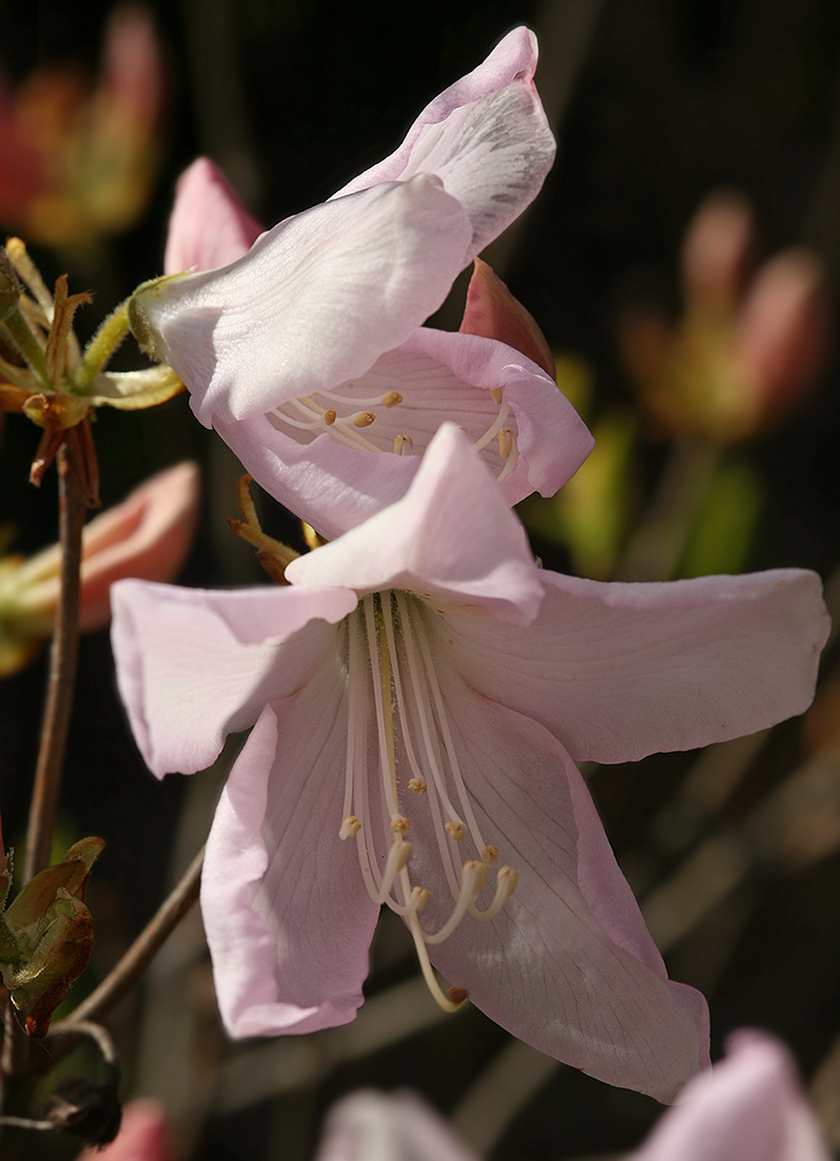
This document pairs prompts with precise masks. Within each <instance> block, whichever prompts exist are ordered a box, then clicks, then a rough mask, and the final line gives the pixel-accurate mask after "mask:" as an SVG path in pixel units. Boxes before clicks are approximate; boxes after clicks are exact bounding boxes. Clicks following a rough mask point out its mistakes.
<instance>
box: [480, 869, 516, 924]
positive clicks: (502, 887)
mask: <svg viewBox="0 0 840 1161" xmlns="http://www.w3.org/2000/svg"><path fill="white" fill-rule="evenodd" d="M518 882H519V872H518V871H515V870H514V869H513V867H499V869H498V871H497V872H496V894H495V895H494V897H493V902H492V903H491V904H490V906H489V907H488V908H487V909H486V911H480V910H479V909H478V908H477V907H471V908H470V913H471V914H472V915H474V916H475V918H476V919H492V918H493V917H494V916H495V915H498V914H499V912H500V911H501V909H502V908H503V907H504V905H505V903H506V901H507V900H508V899H509V898H510V897H511V895H512V894H513V892H514V891H515V890H516V884H517V883H518Z"/></svg>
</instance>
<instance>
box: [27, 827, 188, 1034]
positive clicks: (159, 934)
mask: <svg viewBox="0 0 840 1161" xmlns="http://www.w3.org/2000/svg"><path fill="white" fill-rule="evenodd" d="M203 864H204V848H203V847H202V848H201V850H200V851H199V852H198V854H197V855H196V856H195V858H194V859H193V861H192V862H191V863H190V865H189V867H188V868H187V870H186V872H185V873H184V876H183V878H182V879H181V881H180V882H179V883H178V884H177V886H176V887H175V888H174V890H173V891H172V892H171V894H170V895H169V897H168V898H167V899H165V900H164V902H163V903H162V904H161V906H160V907H159V909H158V911H157V913H156V914H155V915H154V917H153V918H152V919H151V921H150V922H149V923H148V925H147V926H146V928H145V929H144V930H143V931H141V933H140V934H139V935H138V937H137V938H136V939H135V941H134V943H132V945H131V947H130V948H129V949H128V950H127V951H126V952H125V954H124V955H123V957H122V959H121V960H120V961H119V963H118V964H117V965H116V966H115V967H114V968H113V970H112V971H111V972H110V974H109V975H108V976H106V977H105V979H104V980H103V981H102V983H101V984H100V985H99V987H98V988H97V989H96V990H95V991H94V992H91V994H90V995H89V996H88V997H87V999H86V1000H83V1001H82V1003H81V1004H79V1006H78V1008H76V1009H75V1010H74V1011H73V1012H72V1013H71V1015H70V1016H69V1017H68V1018H67V1019H66V1020H62V1021H61V1023H59V1024H56V1025H55V1027H54V1029H53V1030H52V1032H51V1033H50V1034H51V1035H53V1034H56V1033H61V1034H65V1033H69V1032H73V1031H75V1030H76V1028H75V1026H76V1025H77V1024H79V1025H81V1024H82V1022H84V1021H90V1020H101V1019H102V1018H103V1017H104V1016H106V1015H107V1014H108V1013H109V1012H110V1011H111V1009H112V1008H114V1007H115V1006H116V1005H117V1004H118V1003H119V1001H120V1000H121V999H122V997H123V996H124V995H125V994H126V992H127V991H128V990H129V989H130V988H131V987H132V985H133V984H134V983H136V981H137V980H138V979H139V978H140V976H141V975H142V974H143V972H144V971H145V970H146V968H147V967H148V966H149V964H150V963H151V962H152V960H153V959H154V957H155V955H156V954H157V953H158V951H159V950H160V948H161V947H162V946H163V944H164V943H165V942H166V940H167V939H168V938H169V936H170V935H171V934H172V932H173V931H174V930H175V928H176V927H177V926H178V924H179V923H180V922H181V920H182V919H183V918H184V916H185V915H187V914H188V913H189V911H190V910H191V909H192V907H193V906H194V904H195V903H196V901H197V899H198V891H199V886H200V884H201V868H202V866H203ZM78 1030H79V1031H80V1032H81V1031H83V1029H82V1028H81V1027H80V1028H79V1029H78Z"/></svg>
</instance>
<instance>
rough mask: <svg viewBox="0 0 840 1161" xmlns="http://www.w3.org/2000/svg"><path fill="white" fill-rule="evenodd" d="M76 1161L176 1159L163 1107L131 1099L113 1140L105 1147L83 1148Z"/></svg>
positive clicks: (154, 1103)
mask: <svg viewBox="0 0 840 1161" xmlns="http://www.w3.org/2000/svg"><path fill="white" fill-rule="evenodd" d="M78 1161H175V1150H174V1148H173V1146H172V1141H171V1138H170V1134H169V1129H168V1126H167V1122H166V1113H165V1112H164V1109H163V1106H162V1105H160V1104H158V1103H157V1101H151V1100H140V1101H132V1103H131V1104H130V1105H126V1107H125V1109H124V1110H123V1118H122V1125H121V1127H120V1131H119V1133H118V1135H117V1138H116V1140H114V1141H112V1142H111V1144H110V1145H106V1147H105V1148H104V1149H95V1148H88V1149H85V1150H84V1152H83V1153H82V1154H81V1155H80V1156H79V1159H78Z"/></svg>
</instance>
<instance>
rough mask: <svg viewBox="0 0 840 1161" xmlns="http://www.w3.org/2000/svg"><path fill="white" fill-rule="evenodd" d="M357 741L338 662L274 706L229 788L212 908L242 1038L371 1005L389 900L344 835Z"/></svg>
mask: <svg viewBox="0 0 840 1161" xmlns="http://www.w3.org/2000/svg"><path fill="white" fill-rule="evenodd" d="M346 742H347V702H346V686H345V681H344V675H343V673H342V672H341V671H340V669H339V668H338V667H337V666H329V665H327V666H324V667H323V668H322V669H321V670H319V671H318V673H316V674H315V675H314V676H313V678H312V680H311V681H310V682H309V683H308V684H307V685H306V686H305V687H304V688H302V689H301V690H300V692H299V693H297V694H296V695H294V696H293V697H290V698H288V699H287V700H285V701H281V702H277V703H275V704H274V705H273V706H267V707H266V708H265V710H264V711H263V713H262V715H261V716H260V719H259V721H258V722H257V724H256V726H255V727H254V729H253V731H252V732H251V735H250V737H249V738H248V741H247V742H246V743H245V747H244V749H243V751H242V753H241V754H240V756H239V758H238V759H237V761H236V763H235V765H234V768H233V770H232V771H231V773H230V776H229V778H228V780H227V784H226V785H225V789H224V791H223V793H222V798H221V800H220V802H219V806H218V808H217V810H216V817H215V819H214V821H213V827H212V830H211V832H210V838H209V839H208V842H207V854H206V858H205V864H204V872H203V875H202V883H201V906H202V913H203V916H204V925H205V929H206V932H207V942H208V945H209V947H210V952H211V955H212V958H213V972H214V977H215V981H216V990H217V994H218V998H219V1008H220V1010H221V1014H222V1018H223V1020H224V1023H225V1027H226V1028H227V1030H228V1031H229V1032H230V1034H231V1035H232V1036H262V1035H276V1034H277V1033H278V1032H286V1033H288V1032H313V1031H315V1030H317V1029H318V1028H327V1027H331V1026H333V1025H337V1024H346V1023H347V1022H348V1021H350V1020H352V1019H353V1017H354V1016H355V1014H356V1011H357V1009H358V1008H359V1007H360V1005H361V1004H362V1001H363V996H362V983H363V981H364V979H365V976H366V975H367V972H368V949H369V947H370V941H371V938H372V936H373V929H374V927H375V925H376V920H377V917H378V914H379V908H378V907H377V906H376V904H374V903H372V902H371V900H370V898H369V896H368V894H367V891H366V889H365V887H364V884H363V882H362V877H361V874H360V872H359V864H358V858H357V855H356V850H355V844H354V843H343V842H341V841H340V840H339V838H338V828H339V826H340V824H341V819H342V797H343V794H344V763H345V749H346Z"/></svg>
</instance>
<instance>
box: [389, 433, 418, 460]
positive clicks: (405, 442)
mask: <svg viewBox="0 0 840 1161" xmlns="http://www.w3.org/2000/svg"><path fill="white" fill-rule="evenodd" d="M403 448H408V450H409V451H412V450H413V448H414V440H413V439H412V438H411V436H410V435H398V436H397V437H396V439H395V440H394V451H395V452H396V453H397V455H398V456H401V455H402V454H403Z"/></svg>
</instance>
